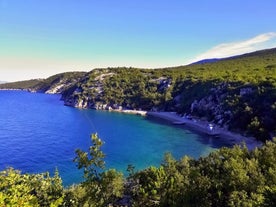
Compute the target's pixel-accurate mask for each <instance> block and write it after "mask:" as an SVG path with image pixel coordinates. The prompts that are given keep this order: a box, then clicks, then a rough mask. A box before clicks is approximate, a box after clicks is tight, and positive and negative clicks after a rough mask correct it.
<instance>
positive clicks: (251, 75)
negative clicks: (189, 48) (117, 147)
mask: <svg viewBox="0 0 276 207" xmlns="http://www.w3.org/2000/svg"><path fill="white" fill-rule="evenodd" d="M63 99H64V101H65V104H66V105H70V106H74V107H80V108H96V109H107V108H109V109H110V108H118V107H123V108H130V109H134V108H135V109H144V110H160V111H177V112H178V113H180V114H191V115H193V116H197V117H200V118H205V119H207V120H208V121H210V122H213V123H215V124H218V125H220V126H222V127H227V128H229V129H230V130H235V131H238V132H241V133H244V134H246V135H253V136H255V137H258V138H264V137H265V139H269V138H270V137H272V136H275V126H276V120H275V117H276V49H275V48H274V49H268V50H263V51H257V52H254V53H249V54H245V55H240V56H235V57H230V58H226V59H221V60H218V61H216V62H213V63H203V64H192V65H188V66H179V67H173V68H164V69H137V68H106V69H94V70H92V71H91V72H89V73H87V74H86V75H85V78H83V79H82V81H80V82H78V83H76V84H75V85H73V86H72V87H71V88H69V89H68V90H65V91H64V93H63Z"/></svg>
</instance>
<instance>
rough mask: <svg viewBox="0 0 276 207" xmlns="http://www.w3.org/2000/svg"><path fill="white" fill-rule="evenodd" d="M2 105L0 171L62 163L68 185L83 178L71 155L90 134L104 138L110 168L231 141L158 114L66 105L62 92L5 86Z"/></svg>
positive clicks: (0, 97) (199, 150) (87, 141)
mask: <svg viewBox="0 0 276 207" xmlns="http://www.w3.org/2000/svg"><path fill="white" fill-rule="evenodd" d="M0 104H1V105H0V152H1V153H0V170H3V169H5V168H6V167H13V168H16V169H19V170H21V171H23V172H29V173H38V172H44V171H49V172H51V173H53V172H54V170H55V168H56V167H57V168H58V170H59V172H60V175H61V177H62V179H63V181H64V185H65V186H67V185H70V184H72V183H78V182H80V181H81V175H82V172H81V171H79V170H77V168H76V164H75V163H73V161H72V160H73V159H74V157H75V149H77V148H81V149H83V150H87V149H88V147H89V145H90V134H91V133H96V132H97V133H98V135H99V137H100V138H101V139H102V140H104V142H105V145H104V146H103V151H104V153H105V154H106V165H107V167H108V168H116V169H117V170H120V171H122V172H124V173H125V170H126V168H127V165H128V164H133V165H134V166H135V168H136V169H143V168H145V167H148V166H150V165H155V166H158V165H159V164H160V163H161V161H162V158H163V155H164V153H165V152H171V153H172V154H173V155H174V156H175V157H176V158H180V157H182V156H183V155H189V156H191V157H194V158H198V157H200V156H204V155H207V154H208V153H210V152H211V151H213V150H214V149H216V148H219V147H222V146H229V144H227V143H225V142H223V140H221V139H216V138H211V137H208V136H203V135H199V134H196V133H193V132H191V131H189V130H187V129H184V128H183V127H177V126H173V125H170V124H168V123H166V122H163V121H160V120H159V119H154V118H148V117H142V116H137V115H128V114H120V113H115V112H107V111H95V110H81V109H76V108H71V107H66V106H64V105H63V102H62V101H60V96H59V95H48V94H39V93H28V92H25V91H0Z"/></svg>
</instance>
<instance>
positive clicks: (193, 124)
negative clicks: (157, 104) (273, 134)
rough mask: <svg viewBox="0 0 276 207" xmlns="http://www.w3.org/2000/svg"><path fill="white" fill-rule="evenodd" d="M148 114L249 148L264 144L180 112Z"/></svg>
mask: <svg viewBox="0 0 276 207" xmlns="http://www.w3.org/2000/svg"><path fill="white" fill-rule="evenodd" d="M147 116H152V117H157V118H161V119H163V120H167V121H169V122H171V123H172V124H181V125H183V127H185V128H192V129H193V130H195V131H198V132H201V133H204V134H207V135H212V136H218V137H220V138H222V139H227V141H229V143H231V144H233V145H234V144H242V143H245V144H246V146H247V148H248V149H249V150H252V149H254V148H255V147H259V146H261V145H262V142H260V141H257V140H256V139H255V138H254V137H245V136H242V135H240V134H237V133H233V132H230V131H228V130H225V129H223V128H220V127H218V126H216V125H213V124H211V123H208V122H207V121H201V120H197V119H188V118H186V117H180V116H179V115H178V114H176V112H147Z"/></svg>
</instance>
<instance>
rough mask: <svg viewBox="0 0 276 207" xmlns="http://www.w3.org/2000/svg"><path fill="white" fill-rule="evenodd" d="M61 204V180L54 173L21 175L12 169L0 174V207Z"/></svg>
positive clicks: (52, 205) (52, 206)
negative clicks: (51, 174)
mask: <svg viewBox="0 0 276 207" xmlns="http://www.w3.org/2000/svg"><path fill="white" fill-rule="evenodd" d="M62 202H63V187H62V181H61V178H60V177H59V175H58V172H57V171H56V173H55V176H54V177H50V175H49V173H42V174H34V175H31V174H21V173H20V172H19V171H17V170H14V169H7V170H4V171H2V172H0V206H51V207H54V206H60V205H61V204H62Z"/></svg>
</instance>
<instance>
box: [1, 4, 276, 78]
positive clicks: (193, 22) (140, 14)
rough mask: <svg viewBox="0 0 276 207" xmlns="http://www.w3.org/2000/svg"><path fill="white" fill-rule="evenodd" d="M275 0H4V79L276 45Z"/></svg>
mask: <svg viewBox="0 0 276 207" xmlns="http://www.w3.org/2000/svg"><path fill="white" fill-rule="evenodd" d="M275 8H276V1H275V0H263V1H257V0H255V1H254V0H250V1H249V0H192V1H185V0H170V1H169V0H166V1H165V0H109V1H107V0H100V1H99V0H45V1H38V0H0V80H7V81H12V80H22V79H28V78H38V77H47V76H49V75H52V74H55V73H59V72H63V71H72V70H84V71H88V70H91V69H93V68H96V67H108V66H110V67H113V66H114V67H117V66H133V67H143V68H157V67H166V66H176V65H184V64H187V63H189V62H191V61H196V60H199V59H204V58H214V57H224V56H230V55H235V54H241V53H245V52H250V51H254V50H258V49H263V48H271V47H276V12H275V11H276V10H275Z"/></svg>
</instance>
